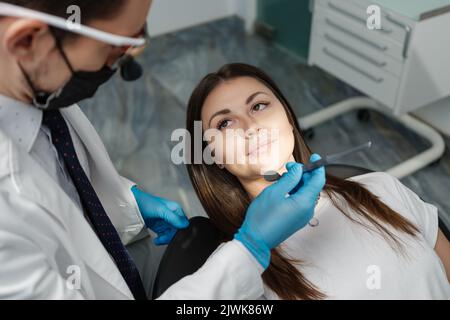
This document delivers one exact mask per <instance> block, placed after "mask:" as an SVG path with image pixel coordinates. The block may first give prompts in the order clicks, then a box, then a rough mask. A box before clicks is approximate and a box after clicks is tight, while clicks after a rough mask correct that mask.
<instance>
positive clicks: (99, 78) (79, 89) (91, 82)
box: [19, 38, 116, 110]
mask: <svg viewBox="0 0 450 320" xmlns="http://www.w3.org/2000/svg"><path fill="white" fill-rule="evenodd" d="M56 45H57V47H58V50H59V51H60V53H61V55H62V57H63V58H64V61H65V62H66V64H67V66H68V67H69V69H70V71H71V72H72V77H71V78H70V80H69V81H68V82H67V83H66V84H65V85H64V86H63V87H62V88H61V89H59V90H58V91H56V92H54V93H48V92H44V91H39V90H37V89H36V87H35V86H34V85H33V82H32V81H31V79H30V77H29V76H28V75H27V73H26V72H25V71H24V70H23V68H22V67H21V66H20V65H19V66H20V68H21V69H22V72H23V74H24V76H25V78H26V80H27V82H28V84H29V85H30V87H31V89H32V90H33V93H34V99H33V104H34V105H35V106H36V107H37V108H39V109H42V110H57V109H62V108H66V107H70V106H72V105H74V104H76V103H78V102H80V101H82V100H85V99H88V98H92V97H93V96H94V95H95V93H96V92H97V90H98V88H99V87H100V86H101V85H102V84H104V83H106V82H107V81H108V80H110V79H111V77H112V76H113V75H114V74H115V73H116V70H115V69H111V68H110V67H108V66H104V67H103V68H102V69H100V70H99V71H95V72H85V71H74V70H73V68H72V65H71V64H70V62H69V59H68V58H67V56H66V54H65V53H64V50H63V49H62V46H61V43H60V41H59V40H58V39H57V38H56Z"/></svg>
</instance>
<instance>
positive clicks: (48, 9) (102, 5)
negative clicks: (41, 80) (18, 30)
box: [0, 0, 125, 37]
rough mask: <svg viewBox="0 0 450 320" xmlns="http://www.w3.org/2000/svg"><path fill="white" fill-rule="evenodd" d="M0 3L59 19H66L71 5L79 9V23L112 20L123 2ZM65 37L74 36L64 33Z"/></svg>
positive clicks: (57, 0)
mask: <svg viewBox="0 0 450 320" xmlns="http://www.w3.org/2000/svg"><path fill="white" fill-rule="evenodd" d="M0 2H4V3H9V4H13V5H16V6H21V7H24V8H28V9H33V10H37V11H41V12H45V13H48V14H51V15H54V16H58V17H61V18H68V17H69V16H70V14H68V13H67V8H69V7H70V6H72V5H75V6H78V7H79V8H80V9H81V23H82V24H86V23H89V22H90V21H92V20H95V19H110V18H114V17H115V15H117V14H118V13H119V12H120V9H121V8H122V6H123V5H124V3H125V0H0ZM0 15H1V12H0ZM65 35H66V36H67V37H70V36H74V34H73V33H70V32H66V33H65Z"/></svg>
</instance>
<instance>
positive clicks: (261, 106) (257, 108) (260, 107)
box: [252, 103, 269, 111]
mask: <svg viewBox="0 0 450 320" xmlns="http://www.w3.org/2000/svg"><path fill="white" fill-rule="evenodd" d="M268 106H269V104H268V103H258V104H255V105H254V106H253V108H252V111H263V110H264V109H266V108H267V107H268Z"/></svg>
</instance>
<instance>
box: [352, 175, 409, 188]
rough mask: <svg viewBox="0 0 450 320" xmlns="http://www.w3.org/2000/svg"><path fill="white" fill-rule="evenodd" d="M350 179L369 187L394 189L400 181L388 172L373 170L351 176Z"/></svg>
mask: <svg viewBox="0 0 450 320" xmlns="http://www.w3.org/2000/svg"><path fill="white" fill-rule="evenodd" d="M348 180H351V181H356V182H359V183H360V184H362V185H364V186H365V187H367V188H368V189H380V190H385V191H388V190H393V189H396V188H397V185H398V184H399V183H400V181H399V180H398V179H397V178H396V177H394V176H392V175H390V174H389V173H386V172H371V173H367V174H364V175H360V176H355V177H351V178H349V179H348Z"/></svg>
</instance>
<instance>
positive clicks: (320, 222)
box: [187, 64, 450, 299]
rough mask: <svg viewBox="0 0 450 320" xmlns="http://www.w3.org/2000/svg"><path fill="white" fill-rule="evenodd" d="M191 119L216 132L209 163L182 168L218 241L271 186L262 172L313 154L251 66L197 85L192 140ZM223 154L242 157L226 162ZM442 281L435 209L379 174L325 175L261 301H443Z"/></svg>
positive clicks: (277, 95)
mask: <svg viewBox="0 0 450 320" xmlns="http://www.w3.org/2000/svg"><path fill="white" fill-rule="evenodd" d="M196 121H202V126H203V130H204V132H205V131H207V130H208V129H216V130H215V131H214V132H215V136H214V137H213V138H212V139H210V140H209V141H210V142H208V143H209V147H211V146H212V149H214V150H213V157H214V161H215V162H214V163H213V164H210V165H208V164H206V163H202V164H192V165H188V172H189V175H190V178H191V181H192V183H193V186H194V188H195V190H196V192H197V195H198V196H199V198H200V201H201V202H202V204H203V206H204V208H205V210H206V212H207V214H208V215H209V217H210V218H211V220H212V222H213V223H214V224H215V225H216V226H217V227H218V228H219V229H220V230H221V231H222V233H223V235H224V241H225V240H227V239H230V238H232V237H233V235H234V234H235V233H236V231H237V229H239V227H240V226H241V224H242V221H243V218H244V215H245V212H246V210H247V207H248V206H249V204H250V202H251V199H253V198H255V197H256V196H258V195H259V194H260V193H261V192H263V190H264V189H265V188H266V187H267V186H269V185H270V182H267V181H265V179H264V178H263V176H262V173H263V172H265V171H267V170H269V169H270V170H275V171H277V172H278V173H280V174H283V173H284V172H286V171H287V170H286V169H285V165H286V164H287V163H289V162H294V161H296V162H300V163H305V162H309V160H310V159H313V160H314V159H316V158H317V155H311V151H310V149H309V148H308V146H307V145H306V143H305V141H304V139H303V137H302V134H301V131H300V129H299V126H298V124H297V121H296V118H295V115H294V113H293V111H292V109H291V107H290V105H289V103H288V101H287V100H286V99H285V97H284V96H283V94H282V93H281V91H280V89H279V88H278V87H277V86H276V84H275V83H274V82H273V81H272V80H271V79H270V78H269V77H268V76H267V75H266V74H264V73H263V72H262V71H261V70H259V69H257V68H255V67H252V66H249V65H244V64H231V65H226V66H224V67H223V68H222V69H220V70H219V71H218V72H217V73H214V74H210V75H208V76H206V77H205V78H204V79H203V80H202V81H201V83H200V84H199V85H198V87H197V88H196V89H195V91H194V92H193V94H192V97H191V99H190V102H189V107H188V115H187V127H188V130H189V132H190V133H191V136H192V137H194V136H195V135H194V126H195V122H196ZM233 131H234V132H237V134H234V135H229V134H228V133H229V132H233ZM226 132H227V134H226ZM262 132H264V137H263V134H262ZM267 132H276V133H277V134H271V133H270V134H268V133H267ZM218 138H220V139H222V140H221V141H222V143H215V142H217V141H219V140H218ZM208 143H207V142H203V148H204V149H206V147H207V146H208ZM275 145H277V148H274V147H273V146H275ZM271 146H272V147H273V148H271ZM192 151H194V150H192ZM230 152H235V153H236V154H240V155H241V157H239V156H237V157H231V159H233V158H234V159H235V161H226V159H228V158H227V156H229V153H230ZM254 159H257V161H251V160H254ZM237 160H240V161H237ZM242 160H245V161H242ZM304 176H305V179H307V178H308V174H305V175H304ZM275 183H276V182H275ZM287 196H288V195H287ZM280 218H282V217H280ZM446 274H447V275H446ZM449 277H450V244H449V242H448V241H447V239H446V238H445V237H444V235H443V234H442V232H441V231H440V230H439V228H438V217H437V209H436V208H435V207H434V206H432V205H430V204H427V203H424V202H423V201H421V200H420V199H419V197H418V196H417V195H416V194H414V193H413V192H412V191H411V190H409V189H408V188H407V187H405V186H404V185H402V184H401V183H400V182H399V181H398V180H397V179H396V178H394V177H392V176H390V175H388V174H385V173H371V174H366V175H363V176H358V177H354V178H351V179H347V180H343V179H339V178H336V177H334V176H331V175H327V184H326V186H325V189H324V191H323V192H322V193H321V195H320V198H319V199H318V202H317V204H316V209H315V218H314V223H311V224H310V225H308V226H306V227H305V228H303V229H302V230H300V231H299V232H297V233H296V234H294V235H293V236H292V237H291V238H289V239H288V240H287V241H285V242H284V243H283V244H282V245H281V246H279V247H278V248H276V249H275V250H273V251H272V257H271V263H270V266H269V268H268V269H267V270H266V271H265V273H264V274H263V280H264V283H265V288H266V290H265V297H264V298H267V299H324V298H328V299H448V298H450V285H449V282H448V279H449Z"/></svg>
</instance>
